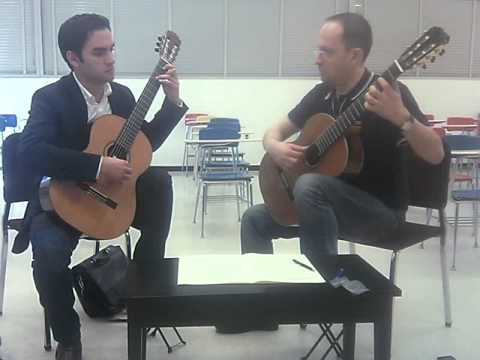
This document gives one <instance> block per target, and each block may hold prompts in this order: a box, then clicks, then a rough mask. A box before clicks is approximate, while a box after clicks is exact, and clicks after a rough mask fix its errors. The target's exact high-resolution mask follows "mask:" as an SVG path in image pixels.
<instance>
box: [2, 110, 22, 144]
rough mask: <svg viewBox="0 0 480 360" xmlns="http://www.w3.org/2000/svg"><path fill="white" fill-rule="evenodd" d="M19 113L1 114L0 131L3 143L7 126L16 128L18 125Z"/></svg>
mask: <svg viewBox="0 0 480 360" xmlns="http://www.w3.org/2000/svg"><path fill="white" fill-rule="evenodd" d="M17 124H18V122H17V115H15V114H0V132H1V133H2V143H3V140H4V132H5V130H6V128H8V127H10V128H13V129H14V130H15V128H16V127H17Z"/></svg>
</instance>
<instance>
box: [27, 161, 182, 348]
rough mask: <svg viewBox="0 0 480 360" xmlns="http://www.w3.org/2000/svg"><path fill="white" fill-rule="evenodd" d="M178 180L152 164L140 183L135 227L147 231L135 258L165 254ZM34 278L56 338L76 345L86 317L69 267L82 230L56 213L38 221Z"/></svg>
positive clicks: (41, 215) (34, 226)
mask: <svg viewBox="0 0 480 360" xmlns="http://www.w3.org/2000/svg"><path fill="white" fill-rule="evenodd" d="M172 202H173V191H172V180H171V177H170V175H169V174H168V173H167V172H166V171H163V170H161V169H160V168H157V167H150V168H149V169H148V170H147V171H146V172H145V173H144V174H143V175H142V176H140V177H139V178H138V181H137V209H136V213H135V219H134V222H133V226H134V227H136V228H137V229H139V230H140V231H141V236H140V239H139V241H138V243H137V246H136V248H135V252H134V260H135V261H137V262H141V261H155V260H159V259H161V258H163V256H164V252H165V242H166V239H167V236H168V233H169V230H170V222H171V216H172ZM30 234H31V235H30V240H31V243H32V251H33V265H32V266H33V278H34V281H35V286H36V288H37V291H38V293H39V296H40V303H41V304H42V305H43V306H44V308H45V310H46V312H47V315H48V317H49V320H50V324H51V326H52V331H53V337H54V338H55V340H57V341H58V342H61V343H62V344H64V345H70V344H71V343H72V342H74V341H75V340H76V338H78V337H79V336H80V321H79V318H78V314H77V313H76V312H75V310H74V309H73V304H74V301H75V297H74V294H73V289H72V285H73V284H72V274H71V271H70V269H69V265H70V261H71V256H72V252H73V250H74V249H75V248H76V246H77V244H78V240H79V237H80V233H79V232H78V231H77V230H76V229H74V228H72V227H71V226H70V225H67V224H66V223H64V222H63V221H61V220H60V219H59V218H58V217H56V216H55V215H52V214H51V213H46V212H41V213H39V214H38V215H37V216H35V218H34V219H33V221H32V224H31V229H30Z"/></svg>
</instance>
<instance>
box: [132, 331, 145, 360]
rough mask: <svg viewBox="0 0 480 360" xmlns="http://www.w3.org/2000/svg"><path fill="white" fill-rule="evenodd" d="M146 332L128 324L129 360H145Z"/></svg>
mask: <svg viewBox="0 0 480 360" xmlns="http://www.w3.org/2000/svg"><path fill="white" fill-rule="evenodd" d="M146 338H147V336H146V331H145V329H144V328H141V327H138V326H134V325H132V324H131V323H130V322H129V323H128V360H145V358H146Z"/></svg>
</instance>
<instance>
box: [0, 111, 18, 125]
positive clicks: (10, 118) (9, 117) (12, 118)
mask: <svg viewBox="0 0 480 360" xmlns="http://www.w3.org/2000/svg"><path fill="white" fill-rule="evenodd" d="M0 121H1V122H3V124H4V126H5V127H17V115H15V114H0Z"/></svg>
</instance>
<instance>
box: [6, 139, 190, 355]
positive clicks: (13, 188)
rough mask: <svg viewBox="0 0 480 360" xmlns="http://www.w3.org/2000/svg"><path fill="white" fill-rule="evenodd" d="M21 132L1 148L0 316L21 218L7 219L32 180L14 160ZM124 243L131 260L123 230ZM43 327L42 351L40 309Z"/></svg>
mask: <svg viewBox="0 0 480 360" xmlns="http://www.w3.org/2000/svg"><path fill="white" fill-rule="evenodd" d="M20 136H21V133H15V134H12V135H10V136H8V137H7V138H6V139H5V141H4V143H3V147H2V166H3V197H4V200H5V210H4V213H3V221H2V229H3V241H2V243H1V257H0V315H1V314H2V313H3V300H4V295H5V280H6V271H7V259H8V244H9V236H8V235H9V230H16V231H17V232H18V231H20V230H21V227H22V225H23V216H22V217H21V218H16V219H10V218H9V217H10V210H11V208H12V205H13V204H15V203H18V202H26V201H28V200H30V198H31V197H32V195H33V194H34V191H35V187H36V186H37V185H36V182H35V180H34V179H33V178H32V176H31V174H28V173H27V172H26V170H25V169H24V168H23V167H21V166H20V163H19V161H18V160H17V147H18V144H19V141H20ZM82 239H85V240H93V241H95V242H96V243H95V253H98V252H99V250H100V241H99V240H98V239H95V238H91V237H88V236H83V237H82ZM125 243H126V248H127V256H128V258H129V259H131V257H132V256H131V253H132V251H131V239H130V233H129V231H126V232H125ZM44 329H45V340H44V348H45V350H46V351H50V350H51V349H52V340H51V331H50V322H49V320H48V316H47V313H46V312H45V311H44ZM153 330H154V331H153V332H152V334H153V335H155V333H156V332H159V333H160V335H161V336H162V339H163V340H164V342H165V344H166V346H167V349H168V352H171V351H172V348H173V347H172V346H171V345H170V344H169V343H168V341H167V339H166V338H165V336H164V334H163V333H162V331H161V330H160V328H157V329H153ZM174 331H175V333H176V334H177V336H178V338H179V341H180V343H181V344H185V341H184V340H183V339H182V338H181V336H180V334H179V333H178V331H177V329H175V328H174Z"/></svg>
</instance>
